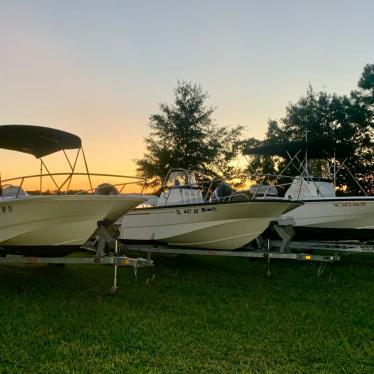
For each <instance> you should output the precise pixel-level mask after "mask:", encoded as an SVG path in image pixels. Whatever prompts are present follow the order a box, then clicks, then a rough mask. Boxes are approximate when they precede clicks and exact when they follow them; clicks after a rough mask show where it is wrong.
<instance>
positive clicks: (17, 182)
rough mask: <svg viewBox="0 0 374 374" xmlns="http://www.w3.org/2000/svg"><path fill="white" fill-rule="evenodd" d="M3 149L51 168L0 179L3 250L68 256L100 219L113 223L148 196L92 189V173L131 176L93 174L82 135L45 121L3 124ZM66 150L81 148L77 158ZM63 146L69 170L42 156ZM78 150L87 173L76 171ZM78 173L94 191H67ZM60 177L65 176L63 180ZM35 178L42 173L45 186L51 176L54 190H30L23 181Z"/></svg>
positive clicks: (0, 132)
mask: <svg viewBox="0 0 374 374" xmlns="http://www.w3.org/2000/svg"><path fill="white" fill-rule="evenodd" d="M0 148H2V149H7V150H13V151H18V152H24V153H28V154H31V155H33V156H35V157H36V158H37V159H39V160H40V163H41V168H42V170H43V169H45V170H46V171H47V173H46V174H43V173H42V172H41V173H40V174H37V175H30V176H24V177H16V178H10V179H6V180H0V249H1V252H2V253H16V254H27V255H30V254H32V255H39V256H61V255H66V254H68V253H70V252H72V251H74V250H76V249H79V247H80V246H82V245H83V244H84V243H85V242H86V241H87V240H88V239H89V238H90V237H91V236H92V235H93V234H94V233H95V231H96V229H97V223H98V222H102V223H103V224H105V225H110V224H111V223H113V222H114V221H116V220H117V219H118V218H119V217H121V216H122V215H123V214H125V213H126V212H128V211H129V210H131V209H133V208H134V207H135V206H137V205H138V204H140V203H142V202H143V201H144V198H142V197H141V196H125V195H121V194H116V195H114V194H105V195H102V194H100V191H101V189H100V188H96V189H94V188H92V185H91V178H92V177H93V176H101V177H121V178H126V182H128V180H129V179H128V178H131V177H126V176H113V175H109V174H96V173H89V171H88V167H87V162H86V157H85V155H84V151H83V147H82V142H81V139H80V138H79V137H78V136H76V135H74V134H70V133H68V132H65V131H61V130H57V129H53V128H49V127H42V126H30V125H3V126H0ZM66 150H77V153H76V156H75V159H74V160H69V158H68V156H67V153H66V152H65V151H66ZM58 151H62V152H63V153H64V155H65V157H66V158H67V161H68V164H69V166H70V170H69V171H68V172H67V173H50V172H49V169H48V167H47V165H46V163H45V162H44V160H43V157H45V156H48V155H50V154H53V153H55V152H58ZM79 155H81V156H82V157H83V159H84V163H85V166H86V172H85V173H77V172H76V171H75V168H76V164H77V160H78V157H79ZM76 175H81V176H82V175H83V176H87V177H88V180H89V183H90V190H88V191H85V192H84V193H80V194H75V195H70V194H67V191H68V190H69V186H70V185H71V181H72V178H73V177H74V176H76ZM57 177H62V178H64V179H63V182H62V183H61V184H60V185H59V184H58V183H57ZM31 178H39V180H40V187H41V186H42V181H43V179H45V178H49V180H50V181H51V182H52V183H54V185H55V187H56V192H55V194H52V195H43V194H41V193H40V194H39V195H30V194H28V193H27V192H26V191H25V190H24V188H23V186H24V184H25V181H27V180H29V179H31ZM136 179H137V181H138V178H136ZM126 182H123V183H126ZM63 188H66V191H65V192H63ZM104 189H105V188H104ZM41 190H42V188H40V192H41ZM98 192H99V193H98Z"/></svg>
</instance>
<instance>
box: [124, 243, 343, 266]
mask: <svg viewBox="0 0 374 374" xmlns="http://www.w3.org/2000/svg"><path fill="white" fill-rule="evenodd" d="M120 248H121V251H131V252H145V253H146V254H147V259H148V260H150V256H151V254H152V253H161V254H180V255H201V256H223V257H242V258H262V259H265V260H268V261H270V259H283V260H297V261H319V262H337V261H340V257H339V256H336V255H313V254H308V253H281V252H279V251H270V250H259V249H254V248H251V247H243V248H241V250H235V251H224V250H212V249H189V248H183V247H179V248H178V247H174V248H173V247H171V246H167V245H157V244H154V245H149V244H144V245H142V244H127V243H121V244H120Z"/></svg>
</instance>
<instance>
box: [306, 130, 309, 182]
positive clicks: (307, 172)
mask: <svg viewBox="0 0 374 374" xmlns="http://www.w3.org/2000/svg"><path fill="white" fill-rule="evenodd" d="M308 132H309V130H305V171H306V174H307V175H308V174H309V171H308Z"/></svg>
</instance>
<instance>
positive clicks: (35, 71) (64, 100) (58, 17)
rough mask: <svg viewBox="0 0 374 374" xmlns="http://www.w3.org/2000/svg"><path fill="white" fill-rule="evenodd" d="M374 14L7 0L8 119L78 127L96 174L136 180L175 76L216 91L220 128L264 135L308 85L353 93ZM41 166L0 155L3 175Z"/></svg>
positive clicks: (316, 7)
mask: <svg viewBox="0 0 374 374" xmlns="http://www.w3.org/2000/svg"><path fill="white" fill-rule="evenodd" d="M373 14H374V1H372V0H367V1H366V0H352V1H346V0H325V1H319V0H314V1H304V0H283V1H271V0H268V1H261V2H260V1H251V0H247V1H241V0H231V1H223V0H200V1H198V0H189V1H178V0H174V1H167V0H158V1H152V0H149V1H145V0H137V1H126V0H121V1H116V0H106V1H96V0H74V1H73V0H65V1H56V0H43V1H42V0H27V1H26V0H24V1H19V0H0V56H1V58H0V124H34V125H46V126H50V127H55V128H59V129H62V130H66V131H70V132H73V133H75V134H77V135H79V136H80V137H81V138H82V140H83V144H84V147H85V150H86V155H87V157H88V161H89V164H90V168H91V170H94V171H97V172H108V173H120V174H130V175H133V174H135V164H134V159H139V158H141V157H142V155H143V152H144V137H145V136H147V135H148V134H149V127H148V123H149V121H148V118H149V116H150V115H151V114H154V113H157V111H158V105H159V104H160V103H162V102H167V103H171V102H172V101H173V90H174V89H175V87H176V84H177V81H178V79H179V80H185V81H189V82H193V83H197V84H200V85H201V86H202V88H203V90H205V91H207V92H208V93H209V103H210V104H211V105H214V106H215V107H216V111H215V113H214V118H215V121H216V123H217V124H218V125H220V126H234V125H238V124H240V125H243V126H245V128H246V130H245V135H246V136H248V137H252V136H254V137H257V138H263V137H264V133H265V131H266V127H267V121H268V120H269V119H278V118H281V117H282V116H283V115H284V114H285V108H286V106H287V104H288V103H290V102H295V101H296V100H297V99H298V98H299V97H300V96H301V95H303V94H304V93H305V92H306V89H307V87H308V85H309V84H311V85H312V86H313V88H314V89H315V90H326V91H327V92H331V93H332V92H336V93H338V94H348V93H349V92H350V90H352V89H354V88H355V87H356V86H357V81H358V79H359V77H360V75H361V72H362V70H363V67H364V66H365V64H367V63H374V47H373V45H374V44H373V37H374V22H373ZM53 157H54V156H53ZM52 161H55V158H53V160H52ZM56 163H57V164H56V167H57V170H56V168H53V167H51V169H52V170H55V171H63V166H62V163H59V161H56ZM38 168H39V163H38V162H37V160H35V159H33V158H32V156H29V155H24V154H16V153H14V152H9V151H4V150H0V171H1V173H2V177H3V178H4V177H8V176H9V177H10V176H13V175H15V174H30V173H34V172H37V171H38Z"/></svg>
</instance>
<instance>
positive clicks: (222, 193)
mask: <svg viewBox="0 0 374 374" xmlns="http://www.w3.org/2000/svg"><path fill="white" fill-rule="evenodd" d="M234 192H235V190H234V189H233V188H232V187H231V186H230V185H229V184H228V183H226V182H222V183H220V185H219V186H218V187H217V188H216V189H215V190H214V191H213V193H212V195H211V197H210V201H212V202H216V201H225V200H228V198H229V197H230V196H231V195H232V194H233V193H234Z"/></svg>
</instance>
